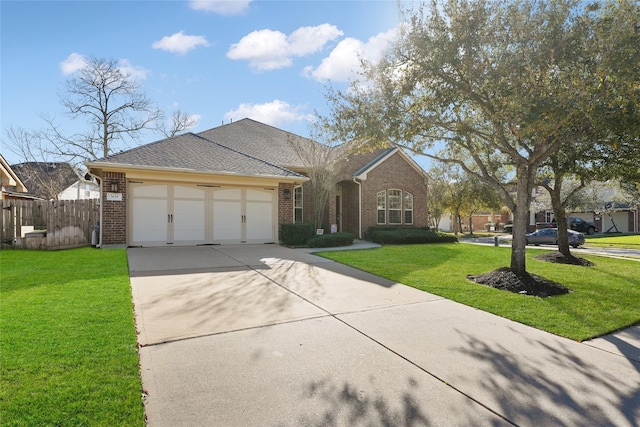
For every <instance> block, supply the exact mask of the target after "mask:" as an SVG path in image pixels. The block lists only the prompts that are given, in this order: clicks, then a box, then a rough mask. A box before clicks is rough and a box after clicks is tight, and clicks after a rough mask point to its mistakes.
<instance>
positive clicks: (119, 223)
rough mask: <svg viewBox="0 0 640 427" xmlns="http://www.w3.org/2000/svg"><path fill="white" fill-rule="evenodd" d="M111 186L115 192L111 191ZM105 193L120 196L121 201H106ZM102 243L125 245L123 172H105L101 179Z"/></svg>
mask: <svg viewBox="0 0 640 427" xmlns="http://www.w3.org/2000/svg"><path fill="white" fill-rule="evenodd" d="M112 184H116V185H117V191H112V188H113V187H112ZM107 193H112V194H113V193H115V194H121V195H122V200H107ZM100 227H101V228H102V242H101V244H103V245H126V243H127V179H126V174H125V173H123V172H105V173H104V176H103V178H102V224H100Z"/></svg>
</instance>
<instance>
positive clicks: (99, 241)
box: [87, 170, 104, 248]
mask: <svg viewBox="0 0 640 427" xmlns="http://www.w3.org/2000/svg"><path fill="white" fill-rule="evenodd" d="M87 173H88V174H89V175H91V176H92V177H94V178H95V179H96V182H97V183H98V186H99V187H100V237H99V239H98V244H97V245H96V248H101V247H102V228H103V227H102V206H103V205H104V203H103V200H102V180H101V179H100V177H99V176H97V175H94V174H92V173H91V171H90V170H89V172H87Z"/></svg>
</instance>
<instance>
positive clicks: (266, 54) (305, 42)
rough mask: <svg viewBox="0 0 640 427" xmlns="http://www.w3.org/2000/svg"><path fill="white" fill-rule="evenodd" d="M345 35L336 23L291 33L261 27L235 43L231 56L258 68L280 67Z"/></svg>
mask: <svg viewBox="0 0 640 427" xmlns="http://www.w3.org/2000/svg"><path fill="white" fill-rule="evenodd" d="M342 34H343V33H342V31H340V30H339V29H338V28H337V27H336V26H334V25H329V24H322V25H318V26H316V27H301V28H298V29H297V30H296V31H294V32H293V33H291V34H290V35H289V36H287V35H286V34H284V33H282V32H280V31H273V30H269V29H265V30H257V31H253V32H251V33H249V34H247V35H246V36H244V37H243V38H242V39H240V41H239V42H238V43H235V44H233V45H231V47H230V48H229V51H228V52H227V57H228V58H229V59H234V60H247V61H249V65H250V66H251V68H253V69H254V70H256V71H270V70H277V69H280V68H286V67H289V66H291V64H292V62H293V60H292V57H294V56H305V55H310V54H312V53H314V52H317V51H318V50H320V49H322V47H323V46H324V45H325V44H326V43H327V42H329V41H331V40H335V39H336V38H338V37H340V36H341V35H342Z"/></svg>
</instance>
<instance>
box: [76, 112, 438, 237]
mask: <svg viewBox="0 0 640 427" xmlns="http://www.w3.org/2000/svg"><path fill="white" fill-rule="evenodd" d="M296 144H303V145H304V144H318V143H317V142H314V141H311V140H309V139H306V138H303V137H300V136H297V135H293V134H291V133H289V132H286V131H284V130H281V129H277V128H275V127H272V126H269V125H266V124H263V123H259V122H257V121H255V120H252V119H242V120H239V121H236V122H232V123H229V124H223V125H222V126H219V127H216V128H213V129H210V130H207V131H204V132H200V133H197V134H194V133H185V134H182V135H178V136H174V137H171V138H167V139H163V140H160V141H156V142H153V143H150V144H146V145H142V146H140V147H137V148H133V149H131V150H128V151H124V152H121V153H118V154H114V155H111V156H109V157H106V158H103V159H99V160H96V161H91V162H88V163H87V164H86V166H87V168H88V169H89V173H90V174H91V175H93V176H95V177H96V178H98V180H99V182H100V184H101V192H102V195H101V221H100V223H101V229H100V231H101V240H100V241H101V244H102V245H119V246H123V245H126V246H166V245H206V244H242V243H277V242H278V241H279V228H280V227H279V226H280V224H291V223H296V222H312V216H313V212H312V209H310V204H312V203H313V197H312V194H311V192H312V191H313V190H312V188H313V187H312V186H311V185H310V182H309V178H308V176H306V175H307V171H308V166H306V165H308V164H309V162H306V161H305V159H302V158H301V153H303V152H304V151H303V150H298V149H296V148H295V145H296ZM336 161H338V162H340V164H339V165H338V167H337V168H336V170H337V172H336V175H335V185H334V186H333V190H332V191H331V193H330V195H329V198H328V204H327V208H326V213H325V218H324V220H323V223H324V226H325V227H326V232H330V231H349V232H353V233H354V234H356V235H357V236H359V237H362V236H363V234H364V231H366V229H367V227H370V226H376V225H394V226H412V227H418V226H427V225H428V217H427V211H426V209H427V208H426V205H427V203H426V201H427V175H426V173H425V172H424V170H422V168H420V166H419V165H417V164H416V163H415V162H414V161H413V160H412V159H411V158H410V157H409V156H408V155H407V154H406V153H404V151H402V150H401V149H399V148H397V147H395V148H389V149H382V150H377V151H375V152H372V153H365V154H352V155H349V156H346V157H340V158H339V160H336Z"/></svg>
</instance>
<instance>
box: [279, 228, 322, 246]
mask: <svg viewBox="0 0 640 427" xmlns="http://www.w3.org/2000/svg"><path fill="white" fill-rule="evenodd" d="M315 233H316V228H315V227H314V226H313V224H308V223H303V224H280V241H281V242H282V244H283V245H287V246H303V245H305V244H306V243H307V241H308V240H309V239H311V238H312V237H313V236H314V235H315Z"/></svg>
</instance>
